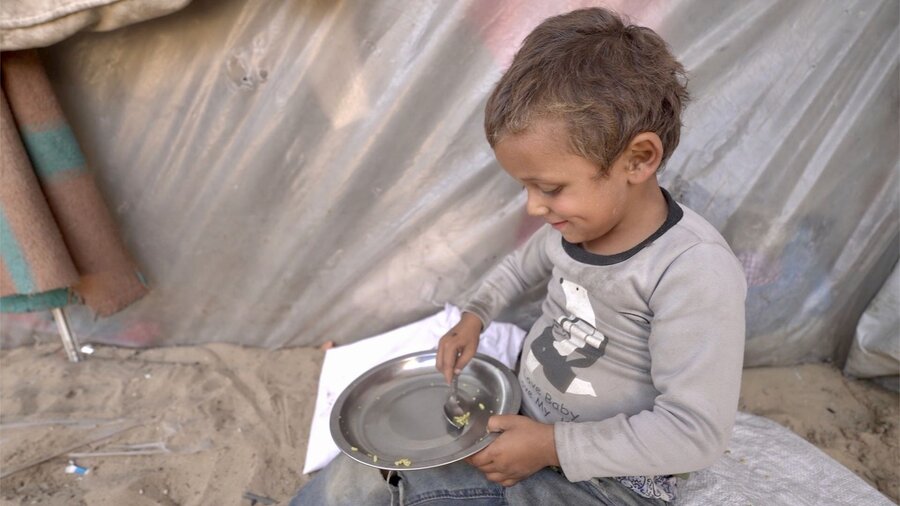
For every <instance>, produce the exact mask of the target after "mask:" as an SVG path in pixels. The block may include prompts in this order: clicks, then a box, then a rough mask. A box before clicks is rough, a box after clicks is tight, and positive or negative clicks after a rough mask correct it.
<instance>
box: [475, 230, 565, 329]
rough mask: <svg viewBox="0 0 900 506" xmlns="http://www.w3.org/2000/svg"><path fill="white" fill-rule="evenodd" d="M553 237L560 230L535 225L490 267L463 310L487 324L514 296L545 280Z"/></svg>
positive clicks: (550, 265) (547, 275) (485, 325)
mask: <svg viewBox="0 0 900 506" xmlns="http://www.w3.org/2000/svg"><path fill="white" fill-rule="evenodd" d="M554 239H556V240H559V234H555V233H554V230H553V228H552V227H550V226H549V225H544V226H543V227H541V228H540V229H538V231H537V232H535V233H534V234H533V235H532V236H531V237H530V238H529V239H528V241H526V242H525V244H523V245H522V246H521V247H519V248H518V249H517V250H516V251H514V252H513V253H511V254H510V255H508V256H507V257H506V258H504V259H503V261H502V262H500V264H499V265H497V267H495V268H494V269H493V270H492V271H490V273H489V274H488V275H487V277H486V278H484V280H483V281H482V283H481V285H480V286H479V288H478V290H477V291H476V292H475V294H474V295H472V297H471V298H469V300H468V302H467V303H466V305H465V307H464V308H463V311H468V312H469V313H472V314H474V315H476V316H478V318H479V319H480V320H481V323H482V325H483V326H484V328H487V327H488V325H490V323H491V321H493V319H494V318H495V317H496V316H497V314H499V313H500V311H501V310H503V309H504V308H505V307H506V306H507V305H509V303H510V302H511V301H513V300H514V299H515V298H516V297H518V296H519V295H521V294H523V293H525V292H526V291H528V290H529V289H530V288H533V287H535V286H537V285H538V284H540V283H542V282H546V281H547V278H548V277H549V276H550V273H551V271H552V270H553V264H552V263H551V262H550V258H549V257H548V256H547V241H548V240H554Z"/></svg>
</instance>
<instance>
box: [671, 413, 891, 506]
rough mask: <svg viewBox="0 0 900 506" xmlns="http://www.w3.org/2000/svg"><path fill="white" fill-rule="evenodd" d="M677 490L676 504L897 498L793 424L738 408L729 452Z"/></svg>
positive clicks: (853, 504)
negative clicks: (805, 436) (785, 424)
mask: <svg viewBox="0 0 900 506" xmlns="http://www.w3.org/2000/svg"><path fill="white" fill-rule="evenodd" d="M678 492H679V499H678V500H677V501H676V502H675V504H676V505H677V506H706V505H711V504H715V505H719V506H746V505H748V504H765V505H766V506H814V505H815V506H819V505H823V504H827V505H847V506H860V505H863V504H864V505H866V506H880V505H885V506H889V505H892V504H894V503H893V502H892V501H891V500H890V499H888V498H887V497H885V496H884V495H882V494H881V493H880V492H878V490H876V489H875V488H874V487H872V486H871V485H869V484H868V483H866V482H865V481H864V480H863V479H862V478H860V477H858V476H856V475H855V474H853V472H851V471H850V470H849V469H847V468H846V467H844V466H843V465H841V464H840V463H839V462H838V461H836V460H834V459H832V458H831V457H829V456H828V455H827V454H825V453H824V452H822V451H821V450H819V449H818V448H816V447H815V446H813V445H812V444H810V443H808V442H806V441H805V440H803V439H802V438H801V437H799V436H797V435H796V434H794V433H793V432H791V431H790V430H788V429H786V428H784V427H782V426H781V425H778V424H777V423H775V422H773V421H772V420H769V419H767V418H762V417H759V416H756V415H751V414H747V413H738V416H737V421H736V422H735V425H734V432H733V433H732V436H731V442H730V443H729V445H728V452H727V453H726V454H725V455H723V456H722V458H720V459H719V460H718V461H717V462H716V463H715V464H713V466H712V467H710V468H709V469H705V470H703V471H699V472H696V473H692V474H691V478H690V479H689V480H688V481H687V483H686V484H685V485H684V486H683V487H679V490H678Z"/></svg>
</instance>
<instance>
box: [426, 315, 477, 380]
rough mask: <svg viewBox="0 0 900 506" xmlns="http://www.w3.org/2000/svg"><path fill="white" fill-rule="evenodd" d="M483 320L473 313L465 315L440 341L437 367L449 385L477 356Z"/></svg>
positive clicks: (436, 361)
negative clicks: (454, 376) (476, 351)
mask: <svg viewBox="0 0 900 506" xmlns="http://www.w3.org/2000/svg"><path fill="white" fill-rule="evenodd" d="M481 327H482V325H481V319H480V318H478V317H477V316H475V315H474V314H472V313H465V312H464V313H463V314H462V316H461V317H460V319H459V323H457V324H456V325H455V326H454V327H453V328H452V329H450V330H449V331H447V333H446V334H444V335H443V337H441V340H440V341H438V349H437V359H436V360H435V366H436V367H437V370H438V371H440V372H441V373H442V374H443V375H444V378H445V379H446V380H447V383H450V380H452V379H453V375H454V374H459V372H460V371H462V369H463V367H465V366H466V364H468V363H469V360H472V357H474V356H475V350H477V349H478V341H479V338H480V336H481V330H482V329H481Z"/></svg>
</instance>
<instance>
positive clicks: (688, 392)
mask: <svg viewBox="0 0 900 506" xmlns="http://www.w3.org/2000/svg"><path fill="white" fill-rule="evenodd" d="M746 290H747V288H746V281H745V279H744V275H743V271H742V269H741V266H740V264H739V262H738V261H737V259H736V258H735V257H734V255H733V254H732V253H731V252H730V251H728V249H727V248H725V247H723V246H721V245H717V244H699V245H696V246H694V247H692V248H691V249H689V250H687V251H685V252H684V253H683V254H682V255H681V256H680V257H679V258H678V259H676V260H675V261H674V262H673V263H672V264H671V265H670V266H669V268H668V269H667V270H666V273H665V274H664V275H663V277H662V279H661V280H660V282H659V284H658V285H657V288H656V289H655V291H654V293H653V295H652V297H651V300H650V308H651V309H652V311H653V314H654V317H653V322H652V323H651V326H652V327H651V332H650V338H649V343H648V344H649V348H650V355H651V366H650V367H651V371H650V373H651V378H652V381H653V385H654V387H655V388H656V389H657V390H658V391H659V392H660V394H659V395H658V396H657V397H656V399H655V402H654V406H653V409H652V410H651V411H642V412H640V413H637V414H634V415H632V416H627V415H625V414H621V415H618V416H615V417H613V418H609V419H606V420H603V421H599V422H584V423H557V424H556V425H555V427H554V438H555V441H556V449H557V453H558V455H559V460H560V465H561V467H562V469H563V471H564V472H565V474H566V477H567V478H568V479H569V480H571V481H581V480H586V479H590V478H592V477H603V476H633V475H660V474H663V475H665V474H678V473H683V472H690V471H695V470H698V469H702V468H704V467H708V466H709V465H710V464H712V463H713V462H714V461H715V460H716V459H717V458H718V457H719V456H720V455H721V454H722V452H723V451H724V450H725V445H726V444H727V442H728V439H729V437H730V436H731V428H732V425H733V424H734V418H735V414H736V412H737V404H738V396H739V393H740V380H741V368H742V366H743V351H744V334H745V326H744V299H745V296H746Z"/></svg>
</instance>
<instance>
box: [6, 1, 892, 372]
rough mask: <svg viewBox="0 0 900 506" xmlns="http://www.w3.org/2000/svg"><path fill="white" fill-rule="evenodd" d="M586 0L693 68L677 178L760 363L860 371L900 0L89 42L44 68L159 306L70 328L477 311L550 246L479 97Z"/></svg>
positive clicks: (393, 323)
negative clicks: (501, 270) (532, 243)
mask: <svg viewBox="0 0 900 506" xmlns="http://www.w3.org/2000/svg"><path fill="white" fill-rule="evenodd" d="M588 4H600V5H607V6H609V7H612V8H614V9H617V10H619V11H620V12H623V13H624V14H627V15H629V16H631V18H632V19H633V20H634V21H635V22H636V23H639V24H644V25H647V26H650V27H652V28H654V29H657V30H658V31H659V32H660V33H661V34H662V35H663V36H664V37H665V38H666V39H667V40H668V41H669V42H670V43H671V45H672V48H673V51H674V52H675V53H676V55H677V56H678V57H679V58H680V59H681V60H682V61H683V62H684V64H685V66H686V67H687V69H688V72H689V74H690V90H691V92H692V95H693V98H694V100H693V102H692V103H691V105H690V106H689V107H688V109H687V113H686V116H685V118H684V121H685V128H684V131H683V135H682V141H681V144H680V146H679V148H678V150H677V151H676V152H675V153H674V155H673V157H672V158H671V160H670V161H669V163H668V166H667V167H666V169H665V171H664V172H663V173H662V176H661V179H662V183H663V184H664V186H666V187H667V188H669V189H670V190H671V192H672V193H673V195H675V197H676V198H678V199H679V200H681V201H682V202H683V203H685V204H686V205H688V206H690V207H692V208H694V209H695V210H696V211H698V212H700V213H701V214H702V215H704V216H705V217H707V218H708V219H709V220H710V221H711V222H712V223H713V224H714V225H715V226H716V227H718V228H719V229H720V230H722V231H723V233H724V235H725V236H726V238H727V239H728V240H729V241H730V242H731V244H732V245H733V247H734V249H735V252H736V253H737V255H738V256H739V257H740V258H741V260H742V261H743V263H744V265H745V269H746V271H747V274H748V279H749V281H750V289H749V299H748V317H747V321H748V344H747V353H746V362H747V364H748V365H763V364H788V363H794V362H799V361H813V360H821V359H827V358H832V357H834V356H835V355H836V354H839V351H840V350H841V349H844V350H846V349H847V347H848V346H849V339H850V337H851V336H852V334H853V330H854V328H855V326H856V323H857V320H858V319H859V317H860V315H861V314H862V313H863V311H864V310H865V308H866V306H867V304H868V303H869V300H870V299H871V298H872V297H873V296H874V295H875V293H877V292H878V290H879V288H880V287H881V286H882V284H883V283H884V280H885V279H886V277H887V274H888V272H889V271H890V269H891V268H892V266H893V265H894V264H895V263H896V262H897V259H898V256H900V254H898V252H900V247H898V244H900V240H898V230H900V225H898V224H900V218H898V211H897V204H898V192H897V184H898V170H897V169H898V163H897V160H898V143H897V142H896V140H897V138H898V119H897V114H898V113H897V111H898V103H900V100H898V88H897V86H896V76H897V71H898V47H900V44H898V42H900V41H898V10H897V8H896V2H894V1H892V0H882V1H879V0H858V1H844V2H819V1H816V0H799V1H793V0H783V1H775V0H771V1H766V0H757V1H752V2H739V3H735V2H730V1H725V0H721V1H709V0H679V1H672V2H663V1H652V0H647V1H639V2H625V1H621V2H574V1H563V2H553V3H550V2H526V1H524V0H517V1H511V0H506V1H477V0H464V1H428V2H395V1H390V0H372V1H367V2H347V1H343V2H342V1H304V0H294V1H284V2H241V1H237V0H225V1H213V0H197V1H194V2H192V3H191V4H190V5H189V6H188V7H187V8H185V9H184V10H181V11H179V12H177V13H174V14H171V15H169V16H166V17H163V18H159V19H155V20H151V21H147V22H144V23H140V24H136V25H132V26H129V27H127V28H124V29H120V30H117V31H114V32H110V33H82V34H79V35H77V36H75V37H73V38H70V39H68V40H65V41H63V42H61V43H59V44H57V45H55V46H52V47H50V48H47V49H46V50H44V51H42V56H43V58H44V59H45V63H46V65H47V67H48V72H49V73H50V77H51V79H52V80H53V82H54V83H55V86H56V89H57V93H58V95H59V97H60V100H61V102H62V104H63V107H64V109H65V110H66V113H67V116H68V117H69V119H70V122H71V123H72V125H73V130H74V131H75V134H76V136H77V137H78V140H79V141H80V143H81V145H82V147H83V148H84V150H85V154H86V157H87V158H88V159H89V162H90V164H91V166H92V167H95V169H96V170H95V172H96V176H97V178H98V182H99V184H100V186H101V189H102V190H103V192H104V194H105V196H106V198H107V201H108V202H109V204H110V207H111V208H112V209H113V210H114V213H115V217H116V219H117V220H118V222H119V223H120V225H121V228H122V229H123V233H124V235H125V237H126V241H127V242H128V245H129V247H130V249H131V250H132V251H134V252H135V255H136V256H137V257H138V263H139V264H140V265H141V266H142V268H143V269H144V271H145V274H146V275H147V278H148V282H149V283H150V285H151V286H153V287H154V290H153V291H152V292H151V293H150V295H149V296H147V297H146V298H145V299H143V300H142V301H140V302H139V303H137V304H135V305H133V306H132V307H130V308H129V309H128V310H126V311H124V312H122V313H120V314H118V315H116V316H114V317H112V318H108V319H101V320H98V321H94V320H93V319H92V318H91V316H90V315H89V313H88V312H87V311H81V310H78V309H77V308H75V309H73V310H72V311H71V313H72V315H71V319H72V321H73V325H74V327H75V330H76V332H77V333H78V334H79V335H80V337H81V339H82V340H95V341H101V342H106V343H112V344H120V345H130V346H149V345H175V344H187V343H199V342H209V341H227V342H233V343H241V344H247V345H256V346H265V347H280V346H289V345H311V344H317V343H321V342H323V341H324V340H328V339H331V340H335V341H337V342H339V343H340V342H350V341H354V340H357V339H359V338H361V337H364V336H368V335H373V334H377V333H380V332H383V331H385V330H387V329H390V328H394V327H397V326H399V325H402V324H404V323H408V322H410V321H414V320H417V319H419V318H422V317H424V316H425V315H427V314H430V313H433V312H434V311H435V310H436V308H439V307H442V306H443V304H444V303H446V302H451V303H455V304H460V303H461V302H462V301H463V300H464V298H465V295H466V293H467V292H468V291H469V290H471V288H472V287H473V286H474V284H475V283H476V282H477V280H478V279H479V278H480V277H481V276H482V275H483V274H484V273H485V272H486V271H487V270H488V269H489V268H490V267H491V266H492V265H494V264H495V263H497V262H498V261H499V259H500V258H501V257H502V256H503V255H505V254H506V253H508V252H509V251H511V250H512V248H514V247H515V246H516V245H517V244H519V243H521V241H522V240H523V239H524V238H525V237H527V235H528V234H529V233H530V232H531V231H533V230H534V228H535V225H536V224H535V223H534V222H533V221H532V220H529V219H527V218H526V217H525V214H524V206H523V204H524V200H525V196H524V194H523V193H522V191H521V188H520V187H519V186H518V185H517V184H516V183H515V182H514V181H513V180H512V179H511V178H509V177H508V176H507V175H505V174H504V173H503V172H502V171H501V170H500V169H499V166H498V165H497V163H496V162H495V161H494V159H493V156H492V153H491V151H490V149H489V147H488V145H487V143H486V142H485V140H484V138H483V133H482V128H481V122H482V111H483V106H484V102H485V99H486V97H487V94H488V93H489V90H490V88H491V86H492V85H493V83H494V82H496V80H497V79H498V78H499V76H500V74H501V72H502V70H503V69H504V68H505V66H506V65H507V64H508V63H509V61H510V58H511V56H512V54H513V52H514V51H515V49H516V48H517V46H518V44H519V43H520V41H521V40H522V38H523V37H524V35H525V34H527V33H528V31H530V29H531V28H532V27H534V26H535V25H536V24H537V23H539V22H540V21H541V20H542V19H544V18H545V17H547V16H549V15H553V14H558V13H562V12H566V11H568V10H571V9H573V8H575V7H579V6H583V5H588ZM538 296H539V294H538ZM509 315H511V317H512V319H513V321H514V322H516V323H518V324H519V325H521V326H525V327H527V326H528V325H529V323H530V322H529V319H531V318H534V316H535V315H536V312H535V306H527V305H521V306H518V307H516V308H514V310H513V311H511V312H510V313H509ZM44 326H46V320H44V319H42V317H40V316H31V317H21V318H17V319H13V318H8V319H6V320H5V324H4V325H3V335H4V337H5V339H6V340H7V342H11V341H15V339H17V338H18V337H21V336H23V335H27V334H29V333H30V332H33V331H35V330H37V331H40V330H41V329H42V328H43V327H44Z"/></svg>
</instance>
